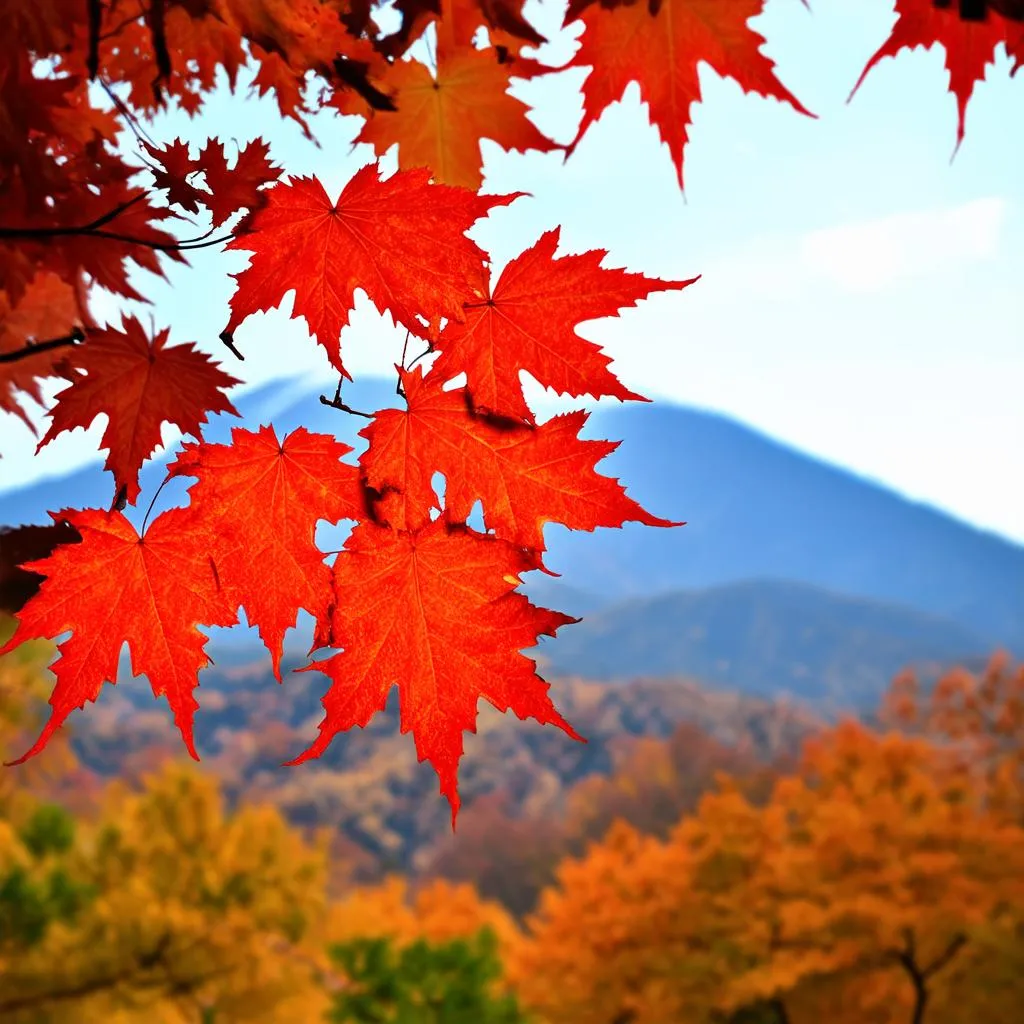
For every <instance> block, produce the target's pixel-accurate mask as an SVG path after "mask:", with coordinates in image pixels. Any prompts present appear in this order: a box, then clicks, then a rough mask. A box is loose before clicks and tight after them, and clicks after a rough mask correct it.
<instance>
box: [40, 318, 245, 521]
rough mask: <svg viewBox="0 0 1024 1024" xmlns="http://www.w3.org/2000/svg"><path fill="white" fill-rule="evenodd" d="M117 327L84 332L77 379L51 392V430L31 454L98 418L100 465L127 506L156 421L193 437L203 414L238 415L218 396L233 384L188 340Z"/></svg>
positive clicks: (156, 440)
mask: <svg viewBox="0 0 1024 1024" xmlns="http://www.w3.org/2000/svg"><path fill="white" fill-rule="evenodd" d="M121 326H122V328H123V330H121V331H119V330H117V329H116V328H112V327H108V328H107V329H105V330H102V331H94V332H92V333H90V335H89V338H88V340H87V342H86V344H85V345H84V346H83V348H82V352H81V354H80V356H79V358H78V360H77V363H78V366H79V367H80V368H81V369H82V370H83V371H84V374H83V375H80V376H77V377H75V378H74V380H73V382H72V383H71V385H70V386H69V387H67V388H65V389H64V390H63V391H61V392H59V393H58V394H57V396H56V402H57V404H56V406H55V407H54V408H53V409H52V410H51V411H50V414H49V415H50V417H51V423H50V428H49V430H47V432H46V436H45V437H44V438H43V439H42V440H41V441H40V442H39V446H38V448H37V449H36V450H37V451H38V450H39V449H40V448H42V447H43V446H44V445H46V444H49V443H50V441H52V440H53V439H54V438H55V437H58V436H59V435H60V434H62V433H63V432H64V431H66V430H74V429H75V428H76V427H88V426H89V425H90V424H91V423H92V421H93V420H94V419H95V418H96V417H97V416H100V415H103V414H105V415H106V416H107V418H108V422H107V427H106V429H105V430H104V432H103V439H102V441H101V442H100V446H101V447H102V448H106V449H108V450H109V454H108V455H107V461H106V462H105V463H104V468H106V469H109V470H110V471H111V472H112V473H113V474H114V484H115V488H116V490H117V491H118V492H120V491H121V490H122V488H123V489H124V493H125V495H126V499H127V501H128V502H129V504H134V502H135V499H136V498H137V497H138V496H139V469H140V468H141V467H142V464H143V462H145V461H146V459H148V458H149V457H150V455H151V454H152V453H153V450H154V449H155V448H156V447H157V446H158V445H159V444H160V427H161V424H162V423H173V424H174V425H175V426H177V427H178V428H179V429H180V430H181V432H182V433H184V434H197V435H198V433H199V428H200V427H201V426H202V424H204V423H205V422H206V414H207V413H208V412H227V413H231V414H232V415H233V416H237V415H238V413H237V411H236V410H235V407H234V406H233V405H232V404H231V403H230V402H229V401H228V399H227V397H226V396H225V395H224V391H225V390H226V389H227V388H230V387H232V386H233V385H235V384H238V383H240V382H239V381H237V380H236V379H235V378H234V377H231V376H229V375H228V374H226V373H225V372H224V371H223V370H221V369H219V367H218V365H217V364H216V363H215V362H214V361H213V360H212V359H211V358H210V357H209V356H208V355H206V354H205V353H204V352H200V351H199V350H198V349H197V348H196V347H195V346H194V345H193V344H192V343H191V342H189V343H186V344H184V345H172V346H170V347H168V346H167V344H166V342H167V336H168V331H167V330H163V331H160V332H159V333H158V334H157V335H156V337H154V338H153V339H152V340H151V339H149V338H148V337H147V336H146V332H145V329H144V328H143V326H142V324H140V323H139V321H138V320H136V319H135V318H134V317H131V316H129V317H123V318H122V322H121Z"/></svg>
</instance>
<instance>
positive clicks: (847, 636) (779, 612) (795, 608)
mask: <svg viewBox="0 0 1024 1024" xmlns="http://www.w3.org/2000/svg"><path fill="white" fill-rule="evenodd" d="M986 653H987V645H986V643H985V641H984V640H983V639H981V638H979V637H978V636H977V635H975V634H973V633H971V632H970V631H969V630H967V629H965V628H964V627H962V626H960V625H958V624H957V623H956V622H952V621H950V620H949V619H943V618H939V617H938V616H935V615H929V614H926V613H923V612H919V611H915V610H913V609H908V608H904V607H901V606H899V605H890V604H883V603H882V602H879V601H874V600H869V599H865V598H860V597H849V596H846V595H842V594H834V593H831V592H829V591H827V590H822V589H821V588H819V587H812V586H808V585H807V584H804V583H794V582H785V581H777V580H749V581H745V582H742V583H730V584H725V585H723V586H718V587H709V588H707V589H704V590H687V591H678V592H676V593H669V594H663V595H660V596H657V597H646V598H639V597H638V598H633V599H632V600H628V601H624V602H621V603H619V604H615V605H613V606H612V607H610V608H605V609H602V610H601V611H598V612H596V613H594V614H592V615H586V616H584V618H583V621H582V622H580V623H576V624H575V625H572V626H567V627H566V628H565V629H562V630H560V631H559V633H558V636H557V637H556V638H555V639H554V640H547V639H546V640H545V641H544V643H543V644H542V645H541V647H540V655H541V656H542V657H543V658H544V661H545V666H544V667H545V668H546V669H547V670H548V671H549V672H557V673H561V674H566V675H576V676H582V677H583V678H585V679H593V680H612V679H622V678H636V677H639V676H648V677H652V676H653V677H664V676H688V677H691V678H696V679H701V680H703V681H704V682H706V683H710V684H713V685H715V686H716V687H721V688H724V689H737V690H741V691H742V692H744V693H748V694H755V695H760V696H766V695H772V696H777V695H779V694H783V693H785V694H789V695H791V696H794V697H797V698H799V699H800V700H803V701H808V702H811V703H814V704H816V705H818V706H826V707H830V708H840V707H846V708H853V709H857V710H864V709H870V708H874V707H875V706H876V705H877V702H878V699H879V697H880V696H881V694H882V693H883V692H884V690H885V689H886V687H887V686H888V684H889V682H890V680H891V679H892V677H893V676H894V675H896V673H898V672H899V671H901V670H902V669H904V668H907V667H910V666H913V667H915V668H916V669H918V670H919V671H921V672H922V673H923V674H925V675H926V676H931V675H933V674H934V673H936V672H941V671H942V670H944V669H946V668H948V667H949V666H951V665H952V664H957V663H962V662H964V661H965V660H969V659H971V658H972V656H978V655H980V656H982V658H983V657H984V655H985V654H986Z"/></svg>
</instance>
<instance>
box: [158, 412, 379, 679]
mask: <svg viewBox="0 0 1024 1024" xmlns="http://www.w3.org/2000/svg"><path fill="white" fill-rule="evenodd" d="M351 450H352V449H351V448H349V446H348V445H346V444H342V443H341V442H340V441H337V440H335V439H334V438H333V437H330V436H328V435H326V434H311V433H310V432H309V431H308V430H305V429H304V428H302V427H300V428H299V429H298V430H294V431H292V433H290V434H288V435H286V436H285V438H284V439H283V440H281V441H279V440H278V438H277V434H276V433H275V431H274V429H273V427H269V426H268V427H260V429H259V430H258V431H249V430H242V429H241V428H238V427H236V428H235V429H234V430H233V431H232V432H231V444H230V445H225V444H206V443H194V442H190V443H187V444H185V445H183V447H182V451H181V454H180V455H179V456H178V457H177V459H175V461H174V462H173V463H172V464H171V465H170V466H169V467H168V474H169V475H171V476H195V477H198V483H196V484H193V485H192V487H191V488H190V490H189V498H190V505H189V511H190V512H191V513H192V515H193V519H192V524H193V528H194V529H195V530H197V531H200V532H202V533H203V535H204V536H205V538H206V544H207V545H208V551H209V553H210V555H211V556H212V558H213V560H214V562H215V563H216V566H217V573H218V577H219V579H220V583H221V586H222V588H223V590H224V593H225V594H226V595H227V597H228V598H229V599H230V601H231V604H232V605H233V606H234V607H236V608H237V607H238V606H239V605H241V606H242V607H243V608H244V609H245V613H246V617H247V618H248V620H249V624H250V625H251V626H256V627H257V628H258V629H259V633H260V637H261V639H262V640H263V642H264V643H265V644H266V646H267V649H268V650H269V651H270V654H271V658H272V660H273V666H274V675H275V676H276V677H277V680H278V682H280V680H281V654H282V649H283V643H284V635H285V632H286V631H287V630H288V629H289V627H291V626H294V625H295V622H296V618H297V616H298V612H299V609H300V608H305V609H306V611H308V612H310V613H311V614H313V615H314V616H316V617H317V618H318V619H319V618H324V617H326V615H327V613H328V605H329V603H330V601H331V599H332V595H331V573H330V570H329V569H328V567H327V566H326V565H325V564H324V553H323V552H322V551H321V550H320V549H319V548H318V547H317V546H316V542H315V539H314V537H315V531H316V524H317V522H318V521H319V520H326V521H327V522H329V523H337V522H338V521H339V520H342V519H358V518H360V517H361V516H362V515H363V514H364V511H365V509H364V504H363V498H362V491H361V490H360V488H359V470H358V469H357V468H356V467H355V466H351V465H346V464H345V463H343V462H341V461H340V460H341V458H342V457H343V456H344V455H346V454H348V453H349V452H350V451H351Z"/></svg>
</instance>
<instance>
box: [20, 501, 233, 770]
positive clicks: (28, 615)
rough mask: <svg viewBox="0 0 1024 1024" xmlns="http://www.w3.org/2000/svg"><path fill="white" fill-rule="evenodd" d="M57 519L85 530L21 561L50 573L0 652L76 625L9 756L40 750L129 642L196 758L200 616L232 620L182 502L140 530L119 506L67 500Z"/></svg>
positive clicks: (112, 672)
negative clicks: (44, 696)
mask: <svg viewBox="0 0 1024 1024" xmlns="http://www.w3.org/2000/svg"><path fill="white" fill-rule="evenodd" d="M53 519H54V520H55V521H56V522H60V521H61V520H65V521H66V522H68V523H70V524H71V526H73V527H74V528H75V529H76V530H77V531H78V532H79V533H80V534H81V537H82V540H81V542H80V543H72V544H61V545H60V546H59V547H57V548H56V549H55V550H54V552H53V554H51V555H50V556H49V557H48V558H44V559H42V560H41V561H38V562H29V563H27V564H26V565H24V566H22V568H23V569H29V570H31V571H33V572H37V573H40V574H42V575H44V576H45V577H46V579H45V580H44V581H43V582H42V584H41V585H40V587H39V591H38V593H36V594H35V596H34V597H32V598H31V599H30V600H29V602H28V604H26V605H25V607H24V608H23V609H22V610H21V611H20V612H19V615H18V620H19V621H18V628H17V630H16V631H15V633H14V636H12V637H11V639H10V640H9V641H8V642H7V643H6V644H5V645H4V646H3V647H2V648H0V654H5V653H7V652H8V651H11V650H13V649H14V648H15V647H17V646H18V644H20V643H22V642H23V641H25V640H30V639H33V638H37V637H46V638H52V637H57V636H60V634H61V633H66V632H68V631H69V630H70V631H71V633H72V635H71V637H70V638H69V639H67V640H65V641H64V642H63V643H62V644H60V645H59V648H58V649H59V651H60V657H59V658H58V659H57V661H56V662H54V664H53V666H52V668H53V672H54V674H55V675H56V677H57V684H56V686H55V687H54V690H53V694H52V696H51V697H50V706H51V707H52V708H53V712H52V713H51V715H50V719H49V721H48V722H47V723H46V726H45V727H44V729H43V731H42V734H41V735H40V737H39V739H38V740H36V742H35V743H34V744H33V746H32V747H31V749H30V750H28V751H27V752H26V753H25V754H23V755H22V756H21V757H19V758H18V760H17V761H14V762H12V763H13V764H21V762H22V761H25V760H26V759H27V758H29V757H32V756H33V755H34V754H38V753H39V751H41V750H42V749H43V748H44V747H45V746H46V744H47V742H48V741H49V739H50V737H51V736H52V735H53V734H54V733H55V732H56V731H57V729H59V728H60V726H61V724H62V723H63V722H64V720H65V719H66V718H67V717H68V715H69V714H70V713H71V712H72V711H73V710H74V709H75V708H82V707H85V703H86V701H90V700H91V701H94V700H96V698H97V697H98V696H99V692H100V688H101V687H102V686H103V684H104V682H110V683H113V682H115V680H116V678H117V662H118V658H119V656H120V653H121V648H122V647H123V646H124V644H125V642H127V643H128V646H129V648H130V651H131V663H132V671H133V672H134V673H135V674H136V675H142V674H145V675H146V676H148V677H149V682H150V685H151V686H152V687H153V694H154V695H155V696H157V697H159V696H161V695H163V696H166V697H167V702H168V703H169V704H170V706H171V710H172V711H173V712H174V720H175V722H176V724H177V726H178V728H179V730H180V731H181V735H182V738H183V739H184V741H185V746H186V747H187V748H188V752H189V754H191V755H192V757H194V758H196V759H197V760H198V755H197V754H196V751H195V745H194V743H193V740H192V720H193V716H194V714H195V711H196V709H197V708H198V706H199V705H198V703H197V701H196V699H195V696H194V695H193V692H192V691H193V690H194V689H195V687H196V685H197V674H198V672H199V670H200V669H201V668H203V667H204V666H205V665H206V664H207V662H208V660H209V659H208V658H207V657H206V654H205V653H204V651H203V648H204V645H205V644H206V641H207V638H206V637H205V636H204V635H203V634H202V633H200V632H199V631H198V630H197V629H196V626H197V625H198V624H200V623H201V624H203V625H209V626H229V625H231V624H232V623H233V622H235V621H236V615H235V612H234V609H233V608H232V607H231V605H230V604H229V603H228V602H227V601H226V600H225V596H224V593H223V591H222V590H220V589H219V588H218V585H217V580H216V574H215V571H214V568H213V563H212V561H211V559H210V557H209V555H208V554H207V552H206V551H205V550H204V547H203V544H202V538H201V536H200V535H198V534H197V533H196V532H195V531H194V530H193V529H192V528H191V525H190V523H189V511H188V509H170V510H168V511H167V512H164V513H163V514H162V515H160V516H158V517H157V518H156V519H155V520H154V521H153V522H152V524H151V525H150V527H149V530H148V531H147V532H146V535H145V537H139V535H138V534H137V533H136V531H135V527H133V526H132V524H131V523H129V522H128V520H127V519H125V517H124V516H123V515H122V514H121V513H120V512H109V513H108V512H103V511H100V510H98V509H86V510H84V511H81V512H76V511H71V510H68V511H66V512H62V513H60V514H59V515H54V516H53Z"/></svg>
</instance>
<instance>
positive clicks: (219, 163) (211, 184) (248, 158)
mask: <svg viewBox="0 0 1024 1024" xmlns="http://www.w3.org/2000/svg"><path fill="white" fill-rule="evenodd" d="M199 163H200V165H201V166H202V169H203V171H204V172H205V174H206V187H207V188H208V189H209V190H210V194H209V195H204V197H203V200H202V201H203V202H204V203H205V204H206V206H207V208H208V209H209V211H210V213H211V214H213V226H214V227H215V228H216V227H219V226H220V225H221V224H223V223H224V222H225V221H226V220H228V219H229V218H230V217H231V216H232V215H233V214H235V213H237V212H238V211H239V210H241V209H243V208H244V209H247V210H249V212H250V215H251V214H252V213H254V212H255V211H256V210H259V209H261V208H262V207H263V206H265V205H266V202H267V193H266V191H265V190H264V186H265V185H269V184H270V183H271V182H274V181H277V179H278V178H279V177H280V175H281V169H280V168H279V167H275V166H274V165H273V164H272V163H271V162H270V146H268V145H267V143H266V142H264V141H263V140H262V139H253V140H252V142H250V143H248V144H247V145H245V146H243V147H242V148H241V149H240V150H239V151H238V157H237V159H236V160H235V166H234V167H231V168H228V164H227V160H226V159H225V158H224V143H222V142H221V141H220V140H219V139H210V140H209V141H208V142H207V143H206V145H205V146H204V147H203V151H202V152H201V153H200V154H199Z"/></svg>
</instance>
